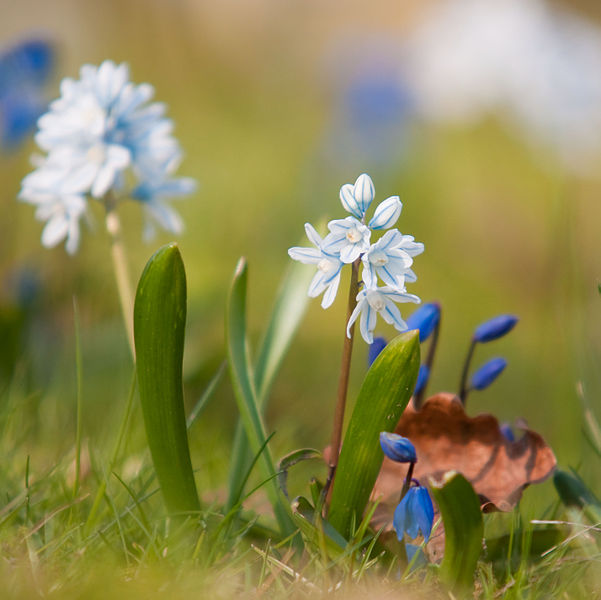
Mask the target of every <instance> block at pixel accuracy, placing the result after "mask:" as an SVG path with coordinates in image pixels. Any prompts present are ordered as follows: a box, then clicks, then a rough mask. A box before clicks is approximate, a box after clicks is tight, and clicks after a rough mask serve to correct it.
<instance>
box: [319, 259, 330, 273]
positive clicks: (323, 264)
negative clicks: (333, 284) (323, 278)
mask: <svg viewBox="0 0 601 600" xmlns="http://www.w3.org/2000/svg"><path fill="white" fill-rule="evenodd" d="M317 268H318V269H319V270H320V271H321V272H322V273H327V272H328V271H329V270H330V269H331V268H332V263H331V261H329V260H328V259H327V258H322V259H321V260H320V261H319V262H318V263H317Z"/></svg>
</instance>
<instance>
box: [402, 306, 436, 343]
mask: <svg viewBox="0 0 601 600" xmlns="http://www.w3.org/2000/svg"><path fill="white" fill-rule="evenodd" d="M439 321H440V304H438V303H437V302H428V303H427V304H424V305H423V306H420V307H419V308H418V309H417V310H416V311H415V312H414V313H413V314H412V315H411V316H410V317H409V318H408V319H407V328H408V329H419V341H420V342H425V341H426V340H427V339H428V338H429V337H430V335H431V334H432V332H433V331H434V328H435V327H436V325H438V322H439Z"/></svg>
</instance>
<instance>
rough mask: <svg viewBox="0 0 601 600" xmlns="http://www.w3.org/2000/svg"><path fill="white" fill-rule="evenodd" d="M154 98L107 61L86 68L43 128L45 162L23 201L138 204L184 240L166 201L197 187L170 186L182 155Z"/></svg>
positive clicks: (64, 87) (26, 185) (64, 90)
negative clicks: (75, 197) (84, 199)
mask: <svg viewBox="0 0 601 600" xmlns="http://www.w3.org/2000/svg"><path fill="white" fill-rule="evenodd" d="M153 95H154V90H153V88H152V86H150V85H148V84H142V85H134V84H133V83H131V82H130V81H129V70H128V67H127V65H126V64H121V65H116V64H115V63H113V62H112V61H108V60H107V61H104V62H103V63H102V64H101V65H100V66H99V67H94V66H92V65H84V66H83V67H82V68H81V70H80V79H78V80H74V79H70V78H67V79H64V80H63V81H62V83H61V97H60V98H59V99H58V100H55V101H54V102H52V103H51V105H50V110H49V111H48V112H47V113H46V114H45V115H43V116H42V117H40V119H39V121H38V126H39V131H38V133H37V135H36V141H37V143H38V145H39V146H40V147H41V148H42V149H43V150H45V151H46V152H47V155H46V156H45V157H44V158H43V159H42V160H41V161H39V164H38V165H37V167H38V168H37V169H36V170H35V171H34V172H33V173H31V174H30V175H28V176H27V177H25V179H24V180H23V185H22V189H21V193H20V198H21V199H22V200H24V201H26V202H29V203H32V204H35V205H36V206H38V207H40V206H41V205H43V203H44V202H45V200H44V194H47V195H49V196H51V197H52V198H53V200H52V201H53V202H56V199H57V197H58V198H59V201H60V198H63V197H64V198H68V197H70V196H72V195H78V196H81V197H86V196H91V197H92V198H97V199H99V200H101V201H105V200H106V199H107V195H108V194H110V195H111V198H110V201H109V202H108V204H110V205H111V206H113V205H114V203H115V202H117V201H119V200H121V199H123V198H125V197H134V198H136V199H138V200H140V201H141V202H142V203H143V204H144V206H145V208H146V212H147V214H148V215H149V216H150V217H152V218H153V219H154V220H155V221H157V222H158V223H159V224H160V225H161V226H162V227H164V228H165V229H167V230H169V231H172V232H174V233H177V232H179V231H180V230H181V225H182V224H181V220H180V219H179V217H178V216H177V215H176V213H174V211H173V209H171V208H169V207H168V206H167V205H166V203H165V200H166V198H167V197H168V196H170V195H172V194H175V195H178V194H181V193H189V192H190V191H191V190H192V188H193V183H192V181H191V180H189V179H185V180H182V179H176V178H173V174H174V173H175V170H176V169H177V167H178V165H179V162H180V159H181V150H180V147H179V144H178V142H177V140H176V139H175V138H174V137H173V135H172V129H173V124H172V122H171V121H170V120H169V119H166V118H165V117H164V112H165V106H164V105H163V104H159V103H156V102H155V103H150V102H149V101H150V100H151V98H152V96H153ZM107 206H108V205H107ZM46 212H48V211H47V210H46V209H43V210H41V211H38V213H37V214H45V213H46ZM52 239H53V242H54V243H58V242H59V241H60V239H61V238H60V237H59V236H56V237H54V238H52ZM71 250H73V246H71Z"/></svg>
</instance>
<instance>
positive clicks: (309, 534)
mask: <svg viewBox="0 0 601 600" xmlns="http://www.w3.org/2000/svg"><path fill="white" fill-rule="evenodd" d="M292 517H293V519H294V523H295V524H296V526H297V527H298V528H299V529H300V532H301V534H302V536H303V538H304V540H305V541H306V542H307V543H308V544H310V545H311V546H313V547H314V548H315V549H319V550H321V551H322V552H325V553H326V554H327V555H328V556H329V557H330V558H332V559H336V558H339V557H340V556H342V555H343V554H344V553H345V550H346V546H347V541H346V540H345V539H344V538H343V537H342V536H341V535H340V534H339V533H338V532H337V531H336V530H335V529H334V528H333V527H332V526H331V525H330V523H328V522H327V521H324V520H322V519H321V517H318V519H317V522H316V518H315V517H316V513H315V509H314V508H313V506H311V504H310V503H309V501H308V500H307V499H306V498H303V497H302V496H299V497H298V498H296V499H295V500H294V501H293V502H292Z"/></svg>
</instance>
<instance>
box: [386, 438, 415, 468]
mask: <svg viewBox="0 0 601 600" xmlns="http://www.w3.org/2000/svg"><path fill="white" fill-rule="evenodd" d="M380 446H382V451H383V452H384V454H386V456H387V457H388V458H390V459H391V460H394V461H395V462H400V463H407V462H417V455H416V453H415V447H414V446H413V444H412V443H411V442H410V441H409V440H408V439H407V438H405V437H403V436H401V435H398V434H396V433H388V432H387V431H382V433H380Z"/></svg>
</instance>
